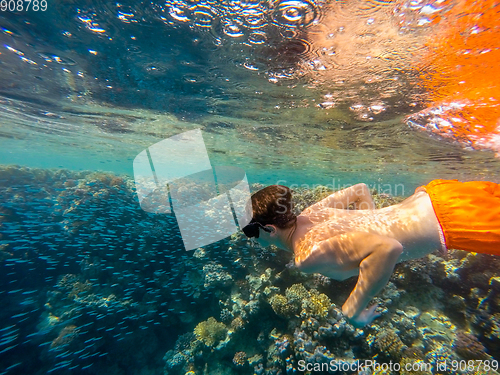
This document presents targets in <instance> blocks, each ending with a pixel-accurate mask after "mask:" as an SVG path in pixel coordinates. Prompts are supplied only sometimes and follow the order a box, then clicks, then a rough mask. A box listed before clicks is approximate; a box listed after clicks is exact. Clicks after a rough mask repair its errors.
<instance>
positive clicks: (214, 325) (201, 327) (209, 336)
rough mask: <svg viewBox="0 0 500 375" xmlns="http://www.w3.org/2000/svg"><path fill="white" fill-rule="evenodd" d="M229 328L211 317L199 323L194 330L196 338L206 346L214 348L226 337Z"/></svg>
mask: <svg viewBox="0 0 500 375" xmlns="http://www.w3.org/2000/svg"><path fill="white" fill-rule="evenodd" d="M226 332H227V328H226V326H225V325H224V323H220V322H218V321H217V320H215V319H214V318H212V317H210V318H208V319H207V320H206V321H204V322H201V323H198V325H197V326H196V328H195V329H194V334H195V335H196V338H197V339H198V340H200V341H201V342H203V343H204V344H205V345H206V346H214V345H216V344H217V343H218V342H219V341H221V340H223V339H224V337H225V336H226Z"/></svg>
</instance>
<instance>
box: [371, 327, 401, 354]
mask: <svg viewBox="0 0 500 375" xmlns="http://www.w3.org/2000/svg"><path fill="white" fill-rule="evenodd" d="M375 346H376V347H377V349H378V350H380V352H382V353H387V354H389V355H390V356H391V357H393V358H400V357H401V353H402V351H403V349H405V345H404V344H403V342H402V341H401V339H400V338H399V336H398V335H397V334H396V332H394V331H393V330H382V331H380V332H378V333H377V335H376V336H375Z"/></svg>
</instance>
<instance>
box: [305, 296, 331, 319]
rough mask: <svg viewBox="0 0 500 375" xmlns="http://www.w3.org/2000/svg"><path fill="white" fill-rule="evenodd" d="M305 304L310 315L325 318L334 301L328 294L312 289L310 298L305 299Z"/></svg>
mask: <svg viewBox="0 0 500 375" xmlns="http://www.w3.org/2000/svg"><path fill="white" fill-rule="evenodd" d="M304 305H305V306H304ZM303 306H304V307H305V309H304V310H305V312H306V313H307V314H308V315H312V316H316V317H321V318H325V317H326V316H327V315H328V311H329V310H330V307H331V306H332V301H330V298H328V296H327V295H326V294H323V293H319V292H318V291H316V290H311V292H310V298H309V299H307V300H305V301H304V303H303Z"/></svg>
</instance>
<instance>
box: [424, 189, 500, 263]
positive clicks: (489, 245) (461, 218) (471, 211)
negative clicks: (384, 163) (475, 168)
mask: <svg viewBox="0 0 500 375" xmlns="http://www.w3.org/2000/svg"><path fill="white" fill-rule="evenodd" d="M420 189H423V190H425V191H426V192H427V194H429V196H430V198H431V201H432V206H433V207H434V212H435V213H436V216H437V219H438V220H439V223H440V224H441V230H442V234H443V237H444V246H445V247H446V248H448V249H458V250H467V251H472V252H476V253H487V254H495V255H500V185H499V184H495V183H493V182H486V181H471V182H459V181H457V180H434V181H431V182H430V183H429V184H427V185H425V186H422V187H420V188H418V189H417V190H420ZM442 240H443V239H442Z"/></svg>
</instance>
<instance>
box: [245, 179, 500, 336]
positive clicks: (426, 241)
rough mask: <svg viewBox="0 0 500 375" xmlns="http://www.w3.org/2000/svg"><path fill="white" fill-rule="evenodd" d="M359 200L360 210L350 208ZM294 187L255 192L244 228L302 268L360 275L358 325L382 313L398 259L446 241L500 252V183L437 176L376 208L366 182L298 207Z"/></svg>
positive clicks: (350, 304) (349, 311) (355, 304)
mask: <svg viewBox="0 0 500 375" xmlns="http://www.w3.org/2000/svg"><path fill="white" fill-rule="evenodd" d="M350 205H354V208H355V209H354V210H347V209H346V208H349V206H350ZM292 208H293V205H292V196H291V190H290V189H288V188H287V187H285V186H281V185H272V186H268V187H266V188H264V189H262V190H260V191H258V192H257V193H255V194H253V195H252V209H253V219H252V221H251V222H250V223H249V224H248V225H247V226H246V227H245V228H243V232H244V233H245V235H247V237H255V238H256V239H257V241H258V242H259V244H260V245H261V246H268V245H275V246H277V247H279V248H281V249H284V250H287V251H291V252H293V253H294V256H295V263H296V265H297V267H298V268H299V269H300V270H301V271H303V272H318V273H321V274H323V275H325V276H328V277H331V278H333V279H337V280H343V279H346V278H348V277H351V276H354V275H358V274H359V277H358V282H357V283H356V286H355V288H354V290H353V291H352V292H351V294H350V296H349V298H348V299H347V301H346V302H345V303H344V305H343V306H342V312H343V313H344V314H345V315H346V316H347V318H348V319H349V320H350V322H351V323H352V324H353V325H354V326H355V327H363V326H364V325H366V324H370V323H371V322H372V321H373V319H375V318H376V317H377V316H378V314H377V313H375V309H376V307H377V306H376V305H374V306H372V307H370V308H368V309H367V308H366V306H367V305H368V303H369V302H370V300H371V299H372V298H373V297H374V296H375V295H376V294H377V293H378V292H379V291H380V290H381V289H382V288H383V287H384V286H385V285H386V283H387V282H388V280H389V278H390V276H391V274H392V271H393V269H394V266H395V264H396V263H398V262H401V261H405V260H409V259H415V258H420V257H422V256H424V255H426V254H428V253H431V252H433V251H434V250H436V249H437V248H439V247H441V248H442V249H443V250H446V249H447V248H450V249H460V250H467V251H473V252H483V253H489V254H496V255H500V185H499V184H495V183H492V182H479V181H473V182H465V183H462V182H458V181H456V180H451V181H450V180H434V181H432V182H430V183H429V184H428V185H425V186H422V187H420V188H418V189H417V190H416V191H415V194H413V195H412V196H411V197H409V198H407V199H406V200H404V201H403V202H401V203H399V204H396V205H393V206H390V207H385V208H381V209H375V205H374V203H373V199H372V197H371V194H370V191H369V190H368V187H367V186H366V185H365V184H357V185H354V186H351V187H349V188H347V189H344V190H341V191H338V192H335V193H333V194H331V195H330V196H328V197H327V198H325V199H323V200H321V201H320V202H318V203H316V204H314V205H312V206H310V207H308V208H306V209H305V210H304V211H303V212H302V213H301V214H300V215H299V216H295V215H294V214H293V212H292Z"/></svg>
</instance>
